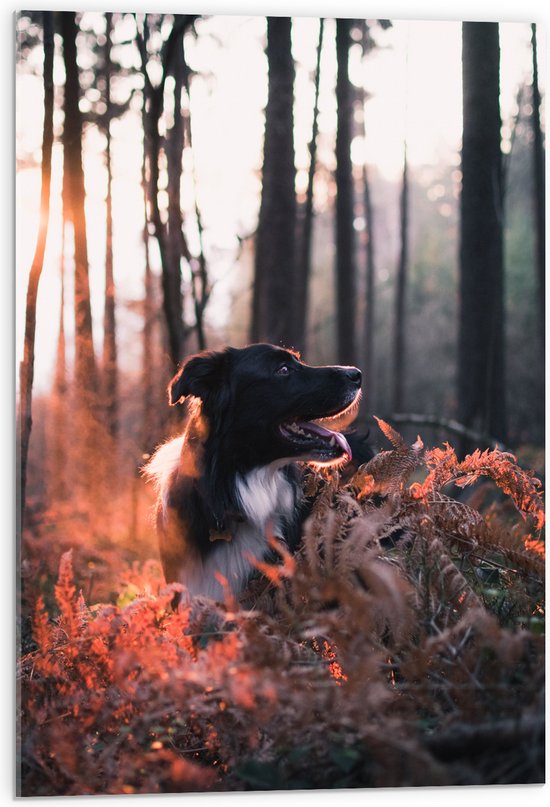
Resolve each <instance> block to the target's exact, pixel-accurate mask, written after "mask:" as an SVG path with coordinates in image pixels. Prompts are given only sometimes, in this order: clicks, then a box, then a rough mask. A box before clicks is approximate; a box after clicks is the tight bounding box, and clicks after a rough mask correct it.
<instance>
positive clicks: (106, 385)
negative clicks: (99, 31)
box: [103, 12, 118, 438]
mask: <svg viewBox="0 0 550 807" xmlns="http://www.w3.org/2000/svg"><path fill="white" fill-rule="evenodd" d="M112 18H113V15H112V13H111V12H106V13H105V22H106V42H105V106H106V126H105V136H106V140H107V143H106V147H105V162H106V167H107V196H106V208H107V209H106V247H105V308H104V317H103V395H104V402H105V410H106V415H107V430H108V432H109V434H110V436H111V437H112V438H116V436H117V434H118V366H117V345H116V317H115V280H114V273H113V194H112V182H113V177H112V168H111V72H112V64H111V34H112V28H113V20H112Z"/></svg>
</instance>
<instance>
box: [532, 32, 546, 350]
mask: <svg viewBox="0 0 550 807" xmlns="http://www.w3.org/2000/svg"><path fill="white" fill-rule="evenodd" d="M531 43H532V52H533V119H532V120H533V180H534V186H535V194H534V207H535V256H536V266H537V280H538V308H539V337H540V344H541V350H542V363H543V366H544V323H545V305H544V303H545V289H546V278H545V257H546V242H545V238H546V236H545V224H546V199H545V182H544V145H543V138H542V130H541V125H540V106H541V98H540V90H539V73H538V63H537V26H536V24H535V23H533V24H532V25H531Z"/></svg>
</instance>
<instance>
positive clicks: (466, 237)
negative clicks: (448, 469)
mask: <svg viewBox="0 0 550 807" xmlns="http://www.w3.org/2000/svg"><path fill="white" fill-rule="evenodd" d="M499 61H500V49H499V31H498V24H497V23H485V22H466V23H463V26H462V78H463V142H462V195H461V225H460V303H459V308H460V311H459V337H458V412H459V418H460V420H461V421H462V423H463V424H464V425H465V426H467V427H473V428H476V429H477V430H478V431H481V432H483V433H485V434H488V435H491V436H492V437H494V438H497V439H500V440H505V439H506V388H505V383H504V277H503V233H502V203H503V200H502V155H501V141H500V126H501V118H500V106H499Z"/></svg>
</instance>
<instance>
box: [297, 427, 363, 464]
mask: <svg viewBox="0 0 550 807" xmlns="http://www.w3.org/2000/svg"><path fill="white" fill-rule="evenodd" d="M299 425H300V426H301V428H302V429H307V431H309V432H313V433H314V434H318V435H319V436H320V437H324V438H326V439H328V440H330V438H331V437H334V439H335V440H336V442H337V443H338V445H339V446H340V448H341V449H342V451H343V452H344V453H345V454H346V456H347V458H348V462H351V448H350V447H349V443H348V441H347V440H346V438H345V437H344V435H343V434H340V432H333V431H331V430H330V429H325V428H324V426H319V424H318V423H312V422H311V421H307V423H300V424H299Z"/></svg>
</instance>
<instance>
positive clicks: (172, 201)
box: [163, 32, 191, 360]
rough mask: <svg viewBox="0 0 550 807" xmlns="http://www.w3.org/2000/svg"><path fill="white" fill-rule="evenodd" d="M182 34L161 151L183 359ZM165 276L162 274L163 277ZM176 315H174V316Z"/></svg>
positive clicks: (170, 283)
mask: <svg viewBox="0 0 550 807" xmlns="http://www.w3.org/2000/svg"><path fill="white" fill-rule="evenodd" d="M184 66H185V63H184V61H183V32H182V33H181V34H180V36H179V37H178V39H177V42H176V43H175V47H174V55H173V57H172V62H171V70H170V72H171V74H172V75H173V77H174V122H173V125H172V127H171V129H169V130H168V131H167V133H166V140H165V151H166V162H167V169H168V188H167V191H168V231H167V240H166V251H167V264H166V266H167V269H168V268H169V272H167V273H166V275H165V283H166V291H167V293H168V295H169V296H170V305H171V310H172V308H173V309H174V316H178V318H179V322H178V326H177V327H178V331H179V336H178V339H179V342H180V347H179V357H178V360H181V358H182V357H183V343H184V339H185V336H184V332H183V316H182V312H183V290H182V272H181V261H182V258H185V259H186V260H187V261H188V262H190V258H191V256H190V254H189V251H188V249H187V245H186V243H185V239H184V236H183V215H182V211H181V174H182V156H183V116H182V110H181V98H182V92H183V80H184V77H183V70H184ZM164 274H165V273H164V272H163V275H164ZM176 312H177V313H176Z"/></svg>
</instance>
